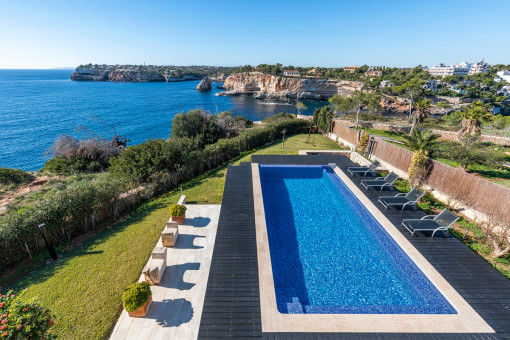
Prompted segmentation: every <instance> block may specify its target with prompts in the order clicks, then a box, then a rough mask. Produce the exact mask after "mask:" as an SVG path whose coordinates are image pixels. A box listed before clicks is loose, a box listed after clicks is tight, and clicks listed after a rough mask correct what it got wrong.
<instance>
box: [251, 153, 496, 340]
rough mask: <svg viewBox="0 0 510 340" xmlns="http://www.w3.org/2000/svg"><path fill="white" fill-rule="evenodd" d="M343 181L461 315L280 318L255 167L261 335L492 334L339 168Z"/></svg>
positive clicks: (286, 315)
mask: <svg viewBox="0 0 510 340" xmlns="http://www.w3.org/2000/svg"><path fill="white" fill-rule="evenodd" d="M330 166H331V167H332V168H333V170H334V171H335V173H336V174H337V175H338V176H339V177H340V179H341V180H342V181H343V182H344V183H345V184H346V185H347V187H348V188H349V189H350V190H351V191H352V192H353V193H354V195H356V197H357V198H358V199H359V200H360V201H361V202H362V203H363V204H365V206H366V207H367V209H368V210H369V211H370V212H371V213H372V214H373V215H374V217H375V218H376V219H377V220H378V221H379V223H381V225H382V226H383V227H384V228H385V230H386V231H387V232H388V233H389V234H390V235H391V236H392V237H393V238H394V240H395V241H396V242H397V243H398V244H399V246H400V247H401V248H402V249H403V250H404V251H405V252H406V253H407V254H408V255H409V257H410V258H411V259H412V260H413V261H414V262H415V263H416V265H417V266H418V267H419V268H420V269H421V270H422V271H423V273H424V274H425V275H426V276H427V277H428V278H429V280H430V281H431V282H432V283H433V284H434V285H435V286H436V287H437V288H438V290H439V291H440V292H441V293H442V294H443V295H444V297H445V298H446V299H447V300H448V301H449V302H450V303H451V304H452V306H453V307H454V308H455V309H456V310H457V311H458V314H441V315H438V314H282V313H280V312H279V311H278V309H277V306H276V293H275V288H274V281H273V270H272V267H271V255H270V252H269V241H268V236H267V228H266V218H265V212H264V203H263V197H262V187H261V182H260V173H259V166H258V164H257V163H252V178H253V199H254V209H255V228H256V237H257V260H258V269H259V292H260V309H261V316H262V320H261V321H262V331H263V332H377V333H494V330H493V329H492V328H491V327H490V326H489V325H488V324H487V323H486V322H485V321H484V320H483V319H482V318H481V317H480V316H479V315H478V314H477V313H476V312H475V310H474V309H473V308H472V307H471V306H470V305H469V304H468V303H467V302H466V301H465V300H464V299H463V298H462V297H461V296H460V295H459V294H458V293H457V292H456V291H455V289H453V287H452V286H451V285H450V284H449V283H448V282H447V281H446V280H445V279H444V278H443V277H442V276H441V274H439V272H437V270H436V269H435V268H434V267H433V266H432V265H431V264H430V263H429V262H428V261H427V260H426V259H425V258H424V257H423V255H421V253H420V252H419V251H418V250H416V248H414V246H413V245H412V244H411V243H410V242H409V241H408V240H407V239H406V238H405V237H404V236H403V235H402V234H401V233H400V232H399V231H398V230H397V229H396V228H395V226H393V224H392V223H391V222H390V221H389V220H388V219H387V218H386V217H385V216H384V215H383V214H382V213H381V212H380V211H379V209H377V208H376V207H375V206H374V204H373V203H372V202H371V201H370V200H368V199H367V197H366V196H365V195H364V194H363V193H362V192H361V191H360V190H359V189H358V188H357V187H356V186H355V185H354V183H353V182H352V181H351V180H350V179H349V178H348V176H347V175H345V173H343V172H342V171H341V170H340V169H339V168H338V167H336V165H334V164H333V165H330Z"/></svg>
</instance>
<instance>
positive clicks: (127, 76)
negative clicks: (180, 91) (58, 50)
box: [71, 68, 201, 83]
mask: <svg viewBox="0 0 510 340" xmlns="http://www.w3.org/2000/svg"><path fill="white" fill-rule="evenodd" d="M199 79H201V77H199V76H196V75H192V74H185V75H183V76H181V77H179V78H175V77H173V76H172V75H168V74H161V73H158V72H151V71H137V70H126V69H113V68H110V69H104V68H102V69H95V68H77V69H76V70H75V71H74V72H73V74H71V80H91V81H117V82H139V83H146V82H157V81H161V82H174V81H188V80H199Z"/></svg>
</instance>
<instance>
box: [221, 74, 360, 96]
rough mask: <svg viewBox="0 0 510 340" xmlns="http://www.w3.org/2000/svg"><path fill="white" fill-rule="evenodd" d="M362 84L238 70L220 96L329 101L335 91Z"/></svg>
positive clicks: (345, 92)
mask: <svg viewBox="0 0 510 340" xmlns="http://www.w3.org/2000/svg"><path fill="white" fill-rule="evenodd" d="M361 85H362V84H361V83H360V82H356V81H347V80H332V79H315V78H291V77H281V76H274V75H270V74H264V73H261V72H244V73H236V74H232V75H230V76H228V77H227V78H226V79H225V82H224V84H223V88H224V89H225V90H226V91H225V92H221V93H220V95H221V96H240V95H248V96H253V97H255V98H258V99H283V100H285V99H298V100H328V99H329V98H331V97H333V96H334V95H335V94H336V93H340V94H342V95H345V96H348V95H350V94H351V93H352V92H354V91H356V90H359V89H360V88H361Z"/></svg>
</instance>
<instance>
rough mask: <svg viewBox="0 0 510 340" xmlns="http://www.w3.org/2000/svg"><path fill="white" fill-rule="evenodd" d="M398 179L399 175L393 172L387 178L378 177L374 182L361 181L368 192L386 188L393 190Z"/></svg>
mask: <svg viewBox="0 0 510 340" xmlns="http://www.w3.org/2000/svg"><path fill="white" fill-rule="evenodd" d="M397 179H398V175H397V174H396V173H394V172H393V171H392V172H390V173H389V174H388V175H387V176H386V177H378V178H376V179H374V180H365V181H361V185H362V186H363V187H364V188H365V189H366V190H368V188H379V190H382V189H383V188H384V187H390V188H391V187H392V186H393V183H395V181H396V180H397Z"/></svg>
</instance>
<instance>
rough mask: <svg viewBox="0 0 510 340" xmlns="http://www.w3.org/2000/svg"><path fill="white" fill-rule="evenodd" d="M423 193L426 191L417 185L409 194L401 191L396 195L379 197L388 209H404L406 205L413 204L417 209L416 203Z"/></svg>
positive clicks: (380, 201)
mask: <svg viewBox="0 0 510 340" xmlns="http://www.w3.org/2000/svg"><path fill="white" fill-rule="evenodd" d="M423 195H425V193H423V192H421V191H420V189H418V188H416V187H415V188H413V190H411V191H409V192H408V193H407V194H406V193H400V194H396V195H395V196H381V197H379V200H378V202H379V203H381V204H382V205H383V206H384V209H388V208H389V207H395V208H396V207H401V209H402V210H404V208H405V207H407V206H411V207H413V209H414V210H416V203H418V201H419V200H420V198H422V197H423Z"/></svg>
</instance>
